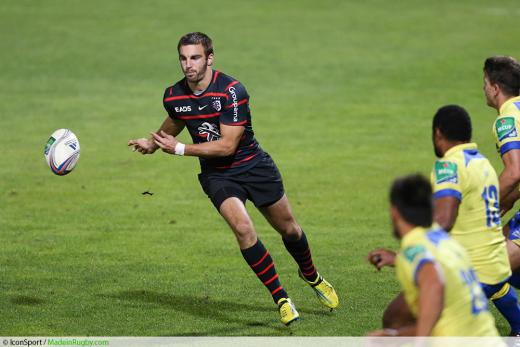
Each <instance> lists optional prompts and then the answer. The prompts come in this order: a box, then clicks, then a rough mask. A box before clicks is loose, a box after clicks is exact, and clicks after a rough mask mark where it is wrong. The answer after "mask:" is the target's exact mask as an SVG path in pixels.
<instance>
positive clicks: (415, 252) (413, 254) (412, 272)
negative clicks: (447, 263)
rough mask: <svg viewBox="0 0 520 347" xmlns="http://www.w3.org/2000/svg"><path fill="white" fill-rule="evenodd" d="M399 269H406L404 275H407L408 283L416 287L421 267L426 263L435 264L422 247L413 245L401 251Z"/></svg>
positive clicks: (431, 256)
mask: <svg viewBox="0 0 520 347" xmlns="http://www.w3.org/2000/svg"><path fill="white" fill-rule="evenodd" d="M401 263H404V264H401V267H402V268H404V269H407V271H405V273H408V276H409V277H410V278H409V279H408V282H411V283H413V284H414V285H415V286H416V285H417V276H418V275H419V271H420V270H421V269H422V267H423V266H424V265H425V264H427V263H432V264H437V262H436V260H435V258H434V257H433V255H432V254H431V253H430V252H428V250H427V249H426V248H425V247H424V246H422V245H413V246H409V247H406V248H405V249H404V250H403V251H402V257H401Z"/></svg>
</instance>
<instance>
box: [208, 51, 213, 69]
mask: <svg viewBox="0 0 520 347" xmlns="http://www.w3.org/2000/svg"><path fill="white" fill-rule="evenodd" d="M213 57H214V55H213V53H210V54H209V55H208V60H207V63H206V64H207V65H208V66H211V65H213Z"/></svg>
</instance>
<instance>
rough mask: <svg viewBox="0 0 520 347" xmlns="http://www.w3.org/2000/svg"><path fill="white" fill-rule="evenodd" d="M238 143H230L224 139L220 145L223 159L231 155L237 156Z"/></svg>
mask: <svg viewBox="0 0 520 347" xmlns="http://www.w3.org/2000/svg"><path fill="white" fill-rule="evenodd" d="M237 147H238V143H235V142H234V141H229V140H225V139H222V140H221V144H220V155H221V156H223V157H228V156H230V155H233V154H235V152H236V151H237Z"/></svg>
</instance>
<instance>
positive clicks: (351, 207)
mask: <svg viewBox="0 0 520 347" xmlns="http://www.w3.org/2000/svg"><path fill="white" fill-rule="evenodd" d="M519 19H520V8H519V6H518V3H517V1H513V0H504V1H500V2H488V1H456V2H455V1H447V0H446V1H444V0H443V1H436V2H430V3H427V2H417V1H411V0H409V1H372V0H367V1H362V2H347V1H345V2H340V1H329V0H325V1H319V2H318V1H295V0H291V1H262V2H256V3H252V2H238V1H228V0H223V1H219V2H210V1H200V2H186V1H149V2H146V3H144V2H140V1H110V2H105V1H41V2H40V1H15V0H6V1H2V2H1V3H0V70H1V73H0V99H1V103H0V144H1V147H2V148H3V149H5V150H6V151H5V152H3V153H5V154H6V157H5V158H3V160H2V162H3V163H2V165H0V335H4V336H7V335H50V336H56V335H74V336H78V335H79V336H82V335H96V336H104V335H110V336H112V335H124V336H140V335H144V336H163V335H166V336H169V335H178V336H182V335H275V336H278V335H279V336H286V335H316V336H323V335H354V336H356V335H363V334H365V333H366V332H367V331H369V330H372V329H376V328H378V327H379V326H380V319H381V313H382V311H383V309H384V307H385V305H386V304H387V302H388V301H389V300H390V299H392V298H393V297H394V296H395V294H397V293H398V292H399V287H398V284H397V282H396V280H395V279H394V276H393V275H394V274H393V271H392V270H391V269H385V270H384V271H382V272H381V273H377V271H375V270H374V269H373V268H372V267H371V266H369V264H368V263H367V262H366V261H365V256H366V254H367V252H368V251H369V250H371V249H372V248H374V247H378V246H386V247H392V248H396V247H397V241H395V240H394V239H393V238H392V236H391V231H390V227H389V218H388V214H387V190H388V186H389V183H390V182H391V181H392V179H393V178H394V177H395V176H397V175H402V174H406V173H411V172H422V173H424V174H429V171H430V168H431V166H432V164H433V161H434V159H435V158H434V155H433V151H432V148H431V147H432V146H431V134H430V133H431V129H430V127H431V118H432V116H433V114H434V113H435V111H436V109H437V108H438V107H439V106H441V105H443V104H448V103H457V104H461V105H463V106H464V107H466V108H467V109H468V111H469V112H470V114H471V115H472V118H473V123H474V139H475V141H477V142H478V143H479V145H480V148H481V151H482V153H484V154H485V155H486V156H487V157H488V158H490V160H491V161H492V162H493V164H495V167H496V168H497V169H501V163H500V159H499V158H498V155H497V154H496V151H495V147H494V143H493V139H492V135H491V126H492V121H493V119H494V116H495V112H494V110H492V109H490V108H488V107H487V106H486V105H485V100H484V97H483V93H482V65H483V61H484V59H485V58H486V57H488V56H490V55H494V54H508V55H513V56H516V57H520V45H519V44H518V39H517V38H516V36H515V35H516V34H515V33H516V32H517V28H518V21H519ZM189 31H204V32H206V33H208V34H209V35H210V36H211V37H212V38H213V40H214V43H215V51H216V63H215V67H216V68H217V69H219V70H221V71H224V72H225V73H227V74H230V75H232V76H235V77H236V78H238V79H240V80H241V81H242V82H243V83H244V84H245V86H246V87H247V88H248V91H249V94H250V95H251V108H252V114H253V122H254V128H255V132H256V135H257V138H258V140H259V141H260V143H261V145H262V146H263V148H264V149H266V150H267V151H268V152H269V153H270V154H271V155H272V156H273V158H274V159H275V160H276V162H277V164H278V166H279V168H280V170H281V172H282V174H283V176H284V180H285V185H286V190H287V194H288V196H289V199H290V200H291V202H292V205H293V209H294V211H295V214H296V216H297V218H298V220H299V222H300V223H301V225H302V226H303V228H304V229H305V231H306V233H307V235H308V238H309V241H310V242H311V246H312V249H313V254H314V259H315V262H316V264H317V266H318V268H319V269H320V271H321V272H322V273H323V274H324V275H325V276H326V278H327V279H329V280H330V281H331V282H332V283H333V284H334V285H335V286H336V289H337V290H338V292H339V295H340V296H341V300H342V302H341V307H340V308H339V309H338V310H337V311H335V312H332V313H330V312H328V311H326V310H325V309H322V307H321V306H320V304H319V303H318V301H317V300H316V299H315V298H314V296H313V293H312V292H311V290H310V289H309V288H308V287H307V286H306V285H305V284H304V283H303V282H302V281H301V280H300V279H299V278H298V276H297V273H296V269H297V268H296V265H295V263H294V262H293V261H292V259H291V258H290V256H289V255H288V254H287V253H286V251H285V249H284V247H283V244H282V242H281V240H280V237H279V236H278V235H277V234H276V233H275V231H273V230H272V229H271V228H270V227H269V226H268V225H267V222H265V221H264V220H263V219H262V217H261V216H260V215H259V213H258V212H256V211H255V210H254V208H252V206H249V210H250V211H251V214H252V216H253V219H254V222H255V225H256V227H257V230H258V233H259V235H260V237H261V238H262V240H263V241H264V243H265V244H266V246H267V247H268V248H269V250H270V251H271V253H272V255H273V258H274V260H275V262H276V265H277V268H278V271H279V273H280V276H281V279H282V283H283V284H284V285H285V287H286V289H287V291H288V292H289V294H290V295H291V297H292V298H293V300H294V301H295V303H296V305H297V307H298V309H299V311H300V314H301V317H302V319H301V321H300V322H298V323H297V324H295V325H293V326H291V327H290V328H286V327H284V326H282V325H281V324H280V323H279V321H278V320H279V317H278V313H277V310H276V307H275V306H274V305H273V303H272V302H271V299H270V296H269V294H268V292H267V291H266V290H265V289H264V288H263V287H262V286H261V285H260V283H259V281H258V280H257V279H256V277H255V276H254V274H253V273H252V272H251V271H250V269H249V268H248V267H247V266H246V265H245V263H244V261H243V259H242V257H241V255H240V252H239V250H238V247H237V245H236V242H235V240H234V237H233V235H232V233H231V231H229V230H228V227H227V225H226V224H225V222H224V221H223V220H221V218H220V217H219V216H218V214H217V213H216V211H215V210H214V209H213V207H212V205H211V204H210V202H209V200H208V199H207V198H206V196H205V195H204V193H203V192H202V190H201V188H200V186H199V184H198V181H197V178H196V173H198V169H199V168H198V161H197V160H196V159H195V158H188V157H186V158H180V157H173V156H168V155H166V154H163V153H160V152H158V153H157V154H155V155H153V156H146V157H144V156H140V155H137V154H136V153H132V152H131V151H130V150H129V149H128V148H127V147H126V143H127V141H128V140H129V139H131V138H136V137H141V136H147V135H148V133H149V132H150V131H153V130H155V129H156V128H157V127H158V126H159V125H160V123H161V122H162V120H163V119H164V117H165V116H166V113H165V112H164V110H163V107H162V94H163V91H164V88H165V87H167V86H168V85H170V84H172V83H174V82H176V81H177V80H178V79H180V78H181V72H180V70H179V66H178V61H177V57H176V54H177V53H176V45H177V41H178V38H179V37H180V36H181V35H182V34H184V33H186V32H189ZM58 128H70V129H72V130H73V131H74V132H75V133H76V134H77V135H78V137H79V139H80V141H81V158H80V161H79V164H78V166H77V168H76V169H75V171H74V172H73V173H71V174H70V175H68V176H65V177H58V176H54V175H53V174H52V173H51V172H50V170H49V169H48V167H47V166H46V164H45V160H44V157H43V148H44V145H45V142H46V141H47V138H48V136H49V135H50V134H51V133H52V132H53V131H54V130H55V129H58ZM180 138H181V139H182V141H188V137H187V134H182V136H181V137H180ZM147 190H149V191H151V192H153V193H154V195H153V196H148V195H146V196H145V195H142V194H141V193H142V192H144V191H147ZM493 310H494V309H493ZM493 312H494V314H495V317H497V323H498V326H499V329H500V332H501V333H503V334H506V333H507V332H508V326H507V324H506V322H505V321H504V320H503V319H502V318H501V317H499V316H498V315H497V314H496V311H493Z"/></svg>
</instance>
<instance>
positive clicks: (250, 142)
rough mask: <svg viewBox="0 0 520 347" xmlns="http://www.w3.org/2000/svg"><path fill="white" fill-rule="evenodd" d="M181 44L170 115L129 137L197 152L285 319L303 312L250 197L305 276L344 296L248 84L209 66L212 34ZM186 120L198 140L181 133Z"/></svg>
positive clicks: (149, 146) (216, 199)
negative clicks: (263, 128)
mask: <svg viewBox="0 0 520 347" xmlns="http://www.w3.org/2000/svg"><path fill="white" fill-rule="evenodd" d="M177 50H178V53H179V61H180V65H181V69H182V72H183V74H184V76H185V77H184V78H183V79H182V80H180V81H179V82H177V83H176V84H175V85H173V86H171V87H168V88H166V90H165V92H164V98H163V104H164V108H165V109H166V111H167V113H168V116H167V117H166V119H165V120H164V122H163V123H162V125H161V127H160V129H159V130H158V131H157V132H155V133H152V137H151V138H148V139H146V138H141V139H136V140H130V141H129V142H128V145H129V146H132V147H133V148H134V150H137V151H139V152H140V153H142V154H152V153H154V152H155V151H156V150H158V149H159V148H160V149H161V150H162V151H164V152H166V153H169V154H174V155H178V156H194V157H198V158H199V161H200V166H201V173H200V174H199V176H198V177H199V181H200V184H201V186H202V189H203V190H204V192H205V193H206V194H207V195H208V197H209V198H210V199H211V201H212V203H213V205H214V206H215V208H216V209H217V210H218V211H219V213H220V214H221V215H222V217H223V218H224V219H225V220H226V222H227V223H228V224H229V226H230V228H231V230H232V231H233V233H234V234H235V237H236V239H237V241H238V245H239V247H240V250H241V252H242V255H243V257H244V259H245V261H246V262H247V263H248V264H249V266H250V267H251V269H252V270H253V271H254V272H255V274H256V275H257V276H258V278H259V279H260V281H261V282H262V283H263V284H264V286H265V287H266V288H267V289H268V290H269V292H270V294H271V296H272V298H273V300H274V302H275V303H276V304H277V305H278V309H279V312H280V317H281V321H282V323H284V324H286V325H288V324H290V323H291V322H293V321H295V320H297V319H298V318H299V314H298V311H297V310H296V308H295V306H294V304H293V303H292V301H291V299H290V298H289V296H288V294H287V292H286V291H285V289H284V287H283V286H282V285H281V283H280V279H279V276H278V273H277V272H276V269H275V266H274V263H273V260H272V258H271V256H270V255H269V252H268V251H267V249H266V248H265V246H264V245H263V244H262V242H261V241H260V239H259V238H258V236H257V234H256V231H255V228H254V226H253V222H252V221H251V218H250V216H249V215H248V213H247V210H246V208H245V202H246V200H250V201H252V202H253V203H254V205H255V206H256V207H257V208H258V209H259V210H260V211H261V213H262V214H263V215H264V217H265V218H266V219H267V221H268V222H269V223H270V224H271V226H272V227H273V228H274V229H275V230H276V231H278V232H279V233H280V234H281V236H282V240H283V243H284V245H285V247H286V249H287V251H288V252H289V253H290V254H291V256H292V257H293V258H294V260H295V261H296V263H297V264H298V267H299V270H298V273H299V276H300V277H301V278H302V279H303V280H304V281H305V282H306V283H307V284H309V285H310V286H311V288H312V289H313V290H314V292H315V294H316V295H317V297H318V299H319V300H320V302H321V303H322V304H323V305H325V306H326V307H328V308H330V309H333V308H335V307H337V306H338V303H339V300H338V296H337V294H336V292H335V290H334V288H333V287H332V285H331V284H330V283H329V282H327V281H326V280H325V279H324V278H323V277H322V276H321V275H320V274H319V273H318V271H317V269H316V267H315V266H314V263H313V259H312V256H311V250H310V247H309V244H308V242H307V237H306V235H305V233H304V232H303V230H302V228H301V227H300V225H299V224H298V223H297V221H296V219H295V217H294V215H293V213H292V210H291V206H290V204H289V200H288V199H287V196H286V195H285V193H284V187H283V183H282V177H281V175H280V173H279V171H278V168H277V167H276V165H275V163H274V161H273V160H272V159H271V157H270V156H269V154H268V153H267V152H265V151H264V150H263V149H262V148H261V147H260V145H259V143H258V141H257V140H256V138H255V136H254V132H253V128H252V123H251V113H250V109H249V95H248V94H247V91H246V89H245V87H244V86H243V85H242V84H241V83H240V82H239V81H237V80H236V79H234V78H233V77H230V76H228V75H226V74H224V73H222V72H219V71H217V70H213V69H212V68H211V67H212V65H213V59H214V53H213V44H212V41H211V39H210V38H209V37H208V36H207V35H205V34H203V33H200V32H194V33H189V34H186V35H184V36H183V37H181V39H180V40H179V43H178V46H177ZM184 128H187V130H188V132H189V133H190V135H191V137H192V139H193V144H183V143H180V142H179V141H178V140H177V139H176V136H177V135H178V134H179V133H180V132H181V131H182V130H183V129H184Z"/></svg>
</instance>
